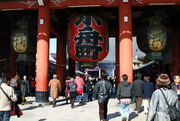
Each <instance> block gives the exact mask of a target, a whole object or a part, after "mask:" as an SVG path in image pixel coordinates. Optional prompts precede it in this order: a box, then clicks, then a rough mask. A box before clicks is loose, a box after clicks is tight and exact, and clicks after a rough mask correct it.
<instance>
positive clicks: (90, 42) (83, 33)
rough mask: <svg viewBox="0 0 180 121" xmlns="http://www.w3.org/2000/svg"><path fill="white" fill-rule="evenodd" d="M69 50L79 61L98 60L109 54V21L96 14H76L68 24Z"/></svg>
mask: <svg viewBox="0 0 180 121" xmlns="http://www.w3.org/2000/svg"><path fill="white" fill-rule="evenodd" d="M68 40H69V43H68V51H69V55H70V57H71V58H72V59H73V60H75V61H78V62H98V61H101V60H103V59H104V58H105V57H106V56H107V54H108V50H109V48H108V26H107V23H106V22H105V21H104V20H103V19H102V18H100V17H99V16H95V15H78V16H75V17H74V18H73V19H72V20H71V21H70V22H69V24H68Z"/></svg>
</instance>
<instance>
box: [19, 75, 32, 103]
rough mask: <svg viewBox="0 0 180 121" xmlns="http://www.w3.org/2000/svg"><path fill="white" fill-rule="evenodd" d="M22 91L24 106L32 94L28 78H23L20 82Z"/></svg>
mask: <svg viewBox="0 0 180 121" xmlns="http://www.w3.org/2000/svg"><path fill="white" fill-rule="evenodd" d="M20 90H21V96H22V105H24V104H25V103H26V98H25V97H26V96H27V94H28V93H29V92H30V89H29V81H28V80H27V76H26V75H24V76H23V80H20Z"/></svg>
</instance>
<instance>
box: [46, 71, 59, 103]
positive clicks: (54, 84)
mask: <svg viewBox="0 0 180 121" xmlns="http://www.w3.org/2000/svg"><path fill="white" fill-rule="evenodd" d="M49 87H50V88H51V90H50V91H51V97H52V98H53V102H52V104H53V107H56V98H58V97H59V93H60V91H61V83H60V81H59V80H58V79H57V75H56V74H54V75H53V79H51V80H50V82H49Z"/></svg>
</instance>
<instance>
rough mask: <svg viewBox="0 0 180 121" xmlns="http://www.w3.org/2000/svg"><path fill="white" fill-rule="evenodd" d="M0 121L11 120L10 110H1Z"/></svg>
mask: <svg viewBox="0 0 180 121" xmlns="http://www.w3.org/2000/svg"><path fill="white" fill-rule="evenodd" d="M0 121H10V111H0Z"/></svg>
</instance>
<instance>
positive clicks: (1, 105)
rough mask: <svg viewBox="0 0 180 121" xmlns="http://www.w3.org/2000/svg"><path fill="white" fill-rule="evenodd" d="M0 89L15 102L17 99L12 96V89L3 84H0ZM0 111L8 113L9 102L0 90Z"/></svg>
mask: <svg viewBox="0 0 180 121" xmlns="http://www.w3.org/2000/svg"><path fill="white" fill-rule="evenodd" d="M1 87H2V88H3V90H4V91H5V93H6V94H7V95H8V96H9V97H10V98H11V99H12V100H13V101H17V97H16V95H15V94H14V89H13V88H12V87H10V86H8V85H7V84H5V83H2V84H1ZM0 111H10V101H9V99H8V98H7V97H6V95H5V94H4V93H3V92H2V90H1V89H0Z"/></svg>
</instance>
